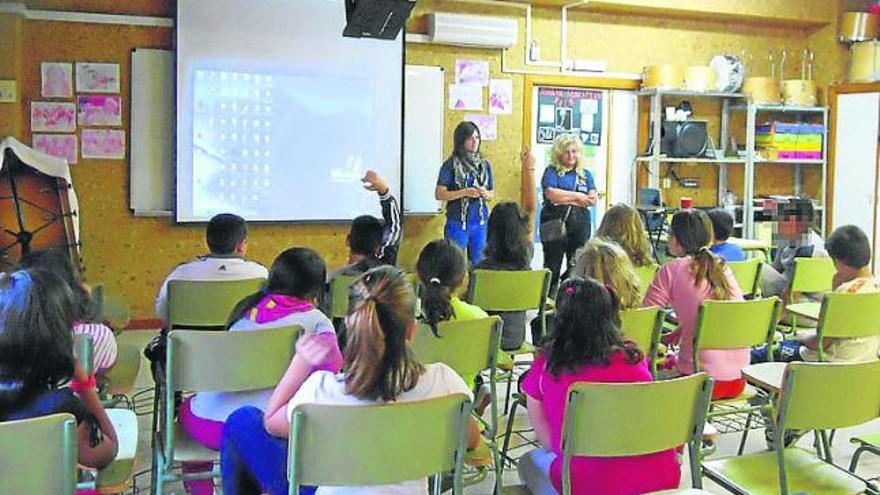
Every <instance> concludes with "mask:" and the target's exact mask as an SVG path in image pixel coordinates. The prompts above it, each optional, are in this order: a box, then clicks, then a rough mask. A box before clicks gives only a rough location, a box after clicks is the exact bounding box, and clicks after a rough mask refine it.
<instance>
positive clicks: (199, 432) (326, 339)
mask: <svg viewBox="0 0 880 495" xmlns="http://www.w3.org/2000/svg"><path fill="white" fill-rule="evenodd" d="M325 277H326V266H325V264H324V260H322V259H321V257H320V256H319V255H318V253H316V252H315V251H313V250H311V249H308V248H298V247H296V248H290V249H288V250H286V251H284V252H282V253H281V254H279V255H278V257H277V258H275V261H274V262H273V263H272V268H271V270H270V271H269V279H268V280H267V282H266V287H265V289H263V290H261V291H260V292H257V293H255V294H253V295H250V296H248V297H246V298H244V299H243V300H241V301H240V302H239V303H238V305H236V307H235V309H234V310H233V311H232V315H231V316H230V327H229V331H232V332H242V331H251V330H263V329H267V328H280V327H287V326H292V325H299V326H301V327H303V330H304V335H307V336H313V337H311V338H310V341H314V340H319V341H321V343H323V345H324V346H325V347H327V348H328V351H327V352H326V357H325V358H324V359H323V360H322V361H321V362H319V363H318V364H317V365H316V366H314V367H312V368H302V367H301V368H297V369H298V373H299V374H300V375H301V376H298V378H297V379H301V380H305V379H306V377H308V376H309V374H310V373H311V372H313V371H316V370H326V371H330V372H333V373H336V372H338V371H339V370H340V369H341V368H342V353H341V352H340V351H339V347H338V345H337V343H336V333H335V331H334V329H333V323H332V322H331V321H330V319H328V318H327V316H325V315H324V313H322V312H321V311H320V310H319V309H317V308H316V307H315V301H316V300H317V299H318V298H319V297H320V295H321V293H322V292H323V290H324V280H325ZM271 395H272V389H266V390H258V391H253V392H202V393H199V394H196V395H194V396H193V397H190V398H189V399H187V400H186V401H184V402H183V404H182V405H181V407H180V416H179V417H180V424H181V427H182V428H183V430H184V431H185V432H186V433H187V434H188V435H189V436H190V437H191V438H192V439H193V440H194V441H196V442H198V443H199V444H201V445H204V446H205V447H208V448H211V449H214V450H220V439H221V436H222V434H223V427H224V424H225V422H226V418H227V417H228V416H229V415H230V414H232V412H233V411H235V410H236V409H238V408H240V407H245V406H253V407H257V408H259V409H265V408H266V404H267V403H268V402H269V397H270V396H271ZM210 469H211V465H210V464H209V463H184V472H187V473H189V472H200V471H203V470H210ZM185 485H186V488H187V491H189V493H191V494H194V495H203V494H204V495H208V494H212V493H213V492H214V484H213V481H212V480H198V481H188V482H186V483H185Z"/></svg>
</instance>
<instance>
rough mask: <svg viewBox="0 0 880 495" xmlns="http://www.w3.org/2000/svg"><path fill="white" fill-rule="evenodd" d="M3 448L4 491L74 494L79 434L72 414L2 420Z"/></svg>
mask: <svg viewBox="0 0 880 495" xmlns="http://www.w3.org/2000/svg"><path fill="white" fill-rule="evenodd" d="M25 446H26V448H23V447H25ZM0 451H2V452H3V453H4V454H3V455H0V480H3V493H10V494H25V493H33V494H37V493H41V494H42V493H51V494H53V495H56V494H57V495H74V492H75V491H76V488H77V483H76V471H77V463H76V459H77V436H76V420H75V419H74V417H73V416H72V415H70V414H53V415H50V416H42V417H39V418H32V419H25V420H21V421H5V422H0Z"/></svg>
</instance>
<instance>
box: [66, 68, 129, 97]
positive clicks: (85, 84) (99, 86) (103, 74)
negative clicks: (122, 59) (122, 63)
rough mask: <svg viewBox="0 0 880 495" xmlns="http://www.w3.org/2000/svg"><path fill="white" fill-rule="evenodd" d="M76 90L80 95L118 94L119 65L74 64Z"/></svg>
mask: <svg viewBox="0 0 880 495" xmlns="http://www.w3.org/2000/svg"><path fill="white" fill-rule="evenodd" d="M76 90H77V92H80V93H118V92H119V64H95V63H79V62H78V63H77V64H76Z"/></svg>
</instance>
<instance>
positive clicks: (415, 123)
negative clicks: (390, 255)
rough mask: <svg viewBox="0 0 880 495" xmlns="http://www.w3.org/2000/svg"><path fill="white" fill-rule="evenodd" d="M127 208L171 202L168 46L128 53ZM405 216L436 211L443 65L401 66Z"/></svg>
mask: <svg viewBox="0 0 880 495" xmlns="http://www.w3.org/2000/svg"><path fill="white" fill-rule="evenodd" d="M131 59H132V77H131V80H132V103H131V173H130V174H129V177H130V191H131V192H130V202H131V204H130V207H131V209H132V210H134V213H135V215H136V216H170V215H171V209H172V205H173V204H174V201H173V199H174V197H173V190H174V184H173V182H174V144H173V136H174V63H173V52H172V51H170V50H153V49H141V48H138V49H136V50H135V51H134V52H133V53H132V57H131ZM405 74H406V80H405V87H406V90H405V113H404V122H405V123H404V164H403V169H404V170H403V181H404V185H403V196H404V197H403V208H404V210H403V211H404V214H436V213H439V212H440V204H439V203H438V202H437V201H436V200H435V199H434V187H435V185H436V183H437V173H438V171H439V170H440V164H441V163H442V162H443V128H444V122H445V120H444V91H443V80H444V79H443V69H442V68H440V67H427V66H417V65H407V66H406V71H405Z"/></svg>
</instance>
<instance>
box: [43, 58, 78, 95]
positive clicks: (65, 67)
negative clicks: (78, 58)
mask: <svg viewBox="0 0 880 495" xmlns="http://www.w3.org/2000/svg"><path fill="white" fill-rule="evenodd" d="M40 94H41V95H42V96H43V98H71V97H73V64H69V63H59V62H43V63H41V64H40Z"/></svg>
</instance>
